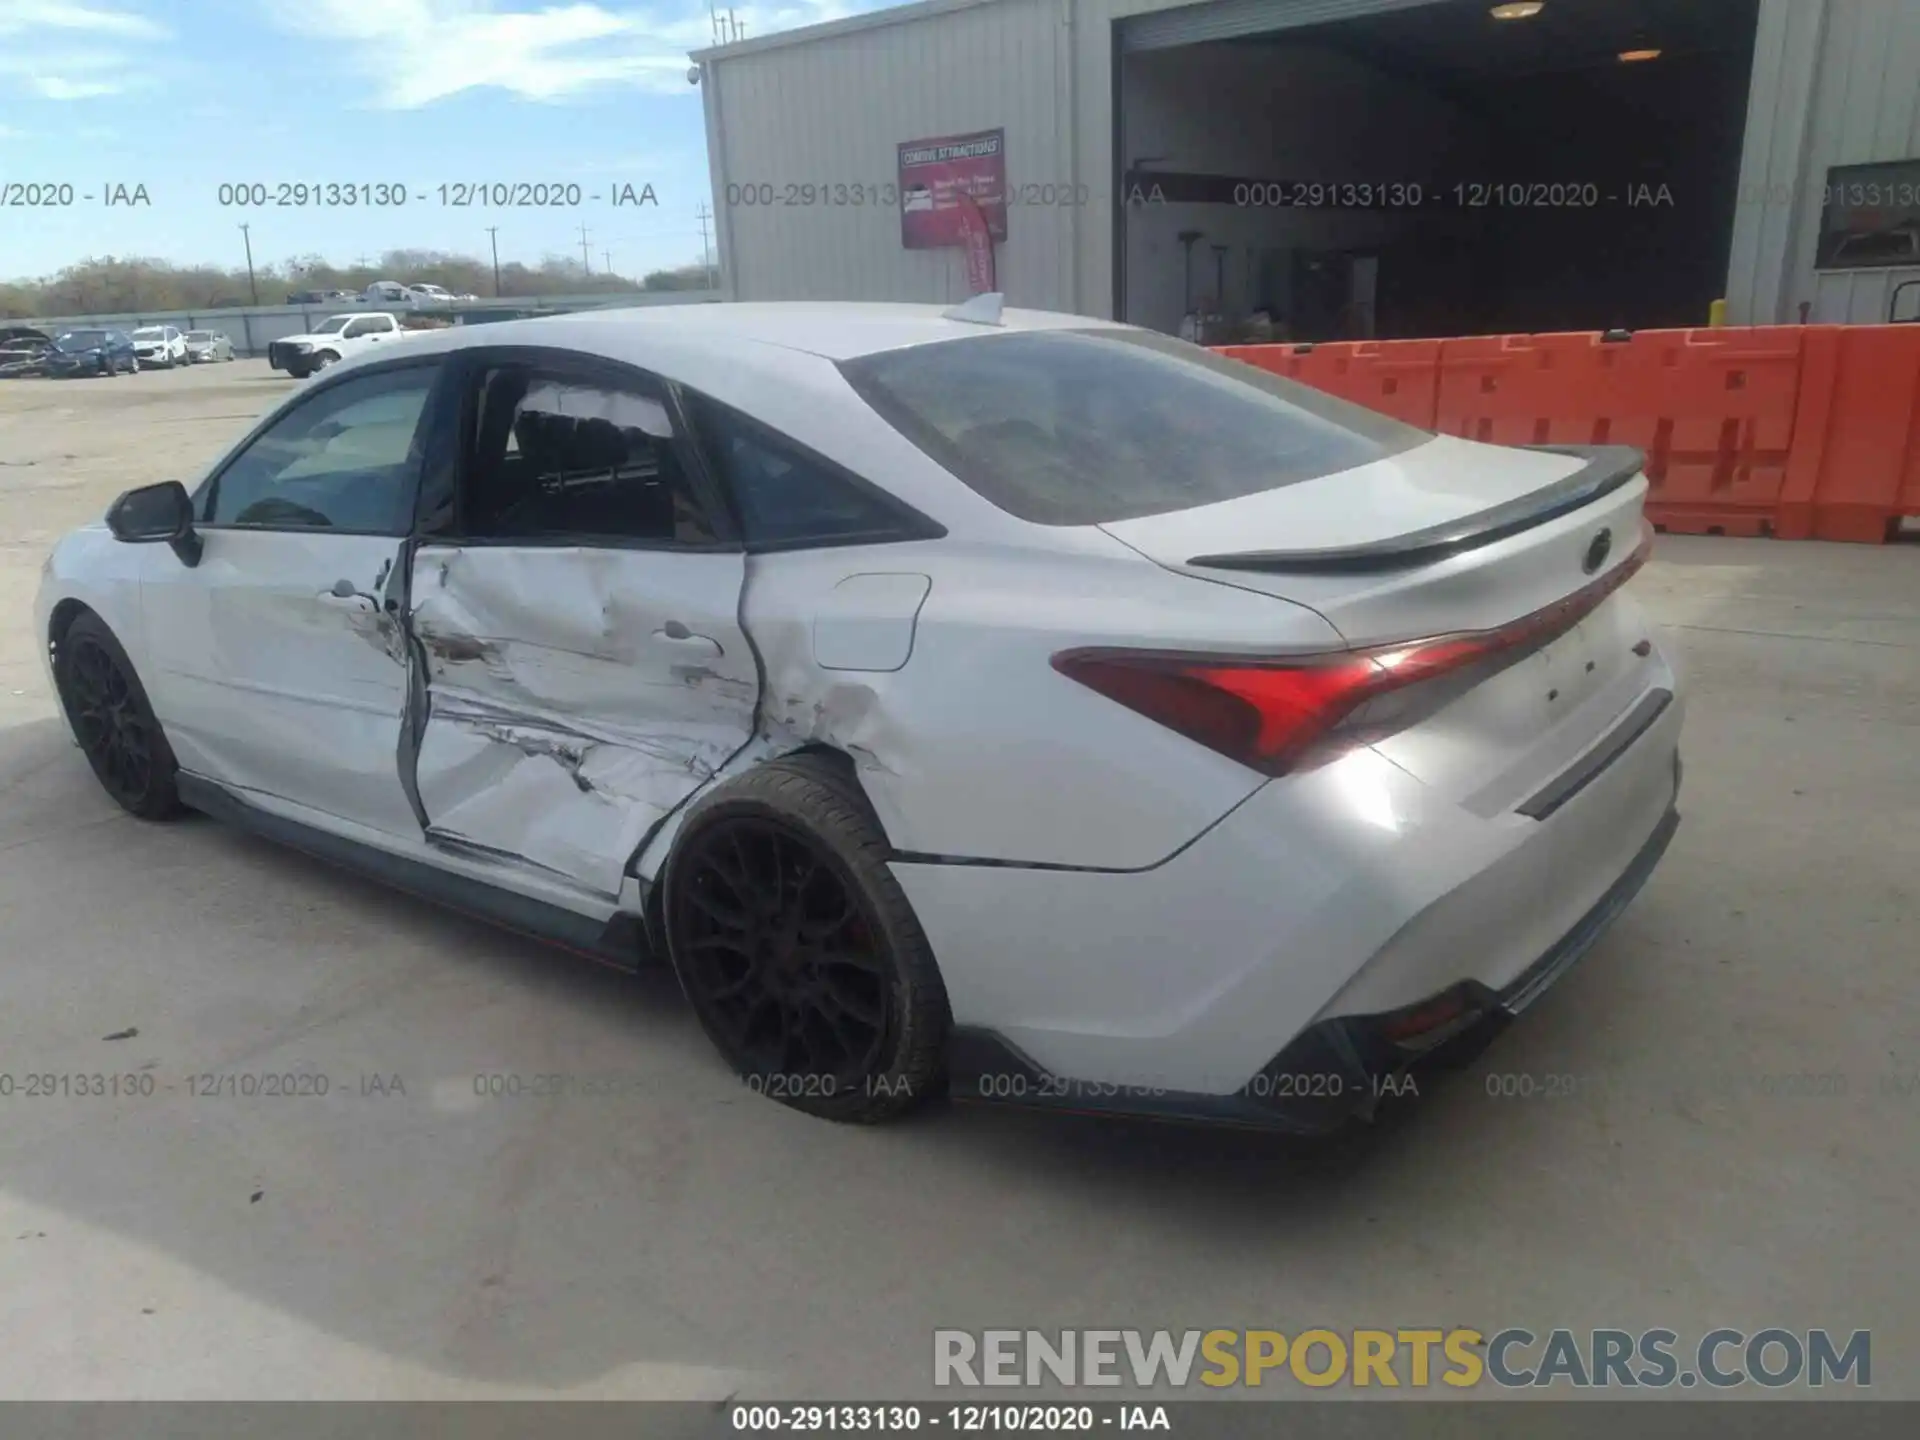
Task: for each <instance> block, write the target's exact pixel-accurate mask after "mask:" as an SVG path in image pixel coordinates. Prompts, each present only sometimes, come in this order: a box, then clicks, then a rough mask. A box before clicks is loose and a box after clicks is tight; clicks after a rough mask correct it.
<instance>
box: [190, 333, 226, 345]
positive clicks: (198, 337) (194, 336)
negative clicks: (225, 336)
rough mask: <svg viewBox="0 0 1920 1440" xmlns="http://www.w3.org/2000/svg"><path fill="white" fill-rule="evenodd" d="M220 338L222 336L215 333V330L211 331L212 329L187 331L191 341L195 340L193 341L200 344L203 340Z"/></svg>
mask: <svg viewBox="0 0 1920 1440" xmlns="http://www.w3.org/2000/svg"><path fill="white" fill-rule="evenodd" d="M219 338H220V337H219V336H217V335H215V334H214V333H213V331H211V330H189V331H187V339H189V340H191V341H193V342H194V343H195V344H199V343H200V342H202V341H205V340H217V339H219Z"/></svg>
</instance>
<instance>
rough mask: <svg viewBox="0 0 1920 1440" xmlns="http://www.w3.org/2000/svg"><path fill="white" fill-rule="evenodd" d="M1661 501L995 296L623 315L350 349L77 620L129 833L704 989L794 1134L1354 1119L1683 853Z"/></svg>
mask: <svg viewBox="0 0 1920 1440" xmlns="http://www.w3.org/2000/svg"><path fill="white" fill-rule="evenodd" d="M1646 493H1647V482H1646V480H1645V478H1644V476H1643V475H1642V473H1641V469H1640V463H1639V457H1638V455H1637V454H1636V453H1635V452H1632V451H1623V450H1609V449H1598V450H1584V451H1583V450H1571V449H1566V450H1555V449H1544V448H1543V449H1531V450H1520V449H1504V448H1497V447H1492V446H1487V445H1479V444H1474V443H1470V442H1468V441H1465V440H1458V439H1451V438H1446V437H1439V436H1435V435H1432V434H1429V433H1426V432H1424V431H1419V430H1414V429H1410V428H1408V427H1407V426H1404V425H1402V424H1400V423H1399V422H1397V421H1393V420H1389V419H1386V418H1384V417H1382V416H1380V415H1377V414H1374V413H1372V412H1370V411H1366V410H1361V409H1358V408H1356V407H1353V406H1351V405H1348V404H1346V403H1344V402H1341V401H1337V400H1334V399H1331V398H1329V397H1327V396H1325V395H1322V394H1319V393H1317V392H1314V391H1311V390H1307V389H1303V388H1301V387H1299V386H1297V385H1294V384H1292V383H1291V382H1288V381H1285V380H1281V379H1279V378H1277V377H1274V376H1271V375H1268V374H1265V373H1263V372H1261V371H1258V370H1255V369H1252V368H1249V367H1246V366H1243V365H1240V364H1238V363H1236V362H1233V361H1229V360H1225V359H1222V358H1220V357H1217V356H1214V355H1212V354H1209V353H1208V352H1205V351H1202V350H1199V349H1196V348H1194V347H1193V346H1190V345H1187V344H1184V343H1182V342H1179V341H1176V340H1171V339H1168V338H1166V337H1164V336H1160V335H1155V334H1151V333H1148V332H1144V331H1141V330H1136V329H1132V328H1129V327H1125V326H1119V325H1112V324H1106V323H1103V322H1098V321H1092V320H1085V319H1079V318H1075V317H1072V316H1066V315H1050V314H1043V313H1037V312H1020V311H1006V312H1004V313H1002V312H1001V311H1000V309H999V305H998V302H997V299H995V298H993V297H987V298H984V299H981V300H976V301H972V302H969V303H968V304H967V305H965V306H962V307H960V308H958V309H957V310H954V311H948V312H942V311H940V310H937V309H933V308H927V307H919V306H893V305H767V306H727V305H698V306H687V307H684V308H682V307H673V308H658V309H644V310H629V311H601V312H595V313H589V314H582V315H567V316H559V317H551V318H543V319H537V320H523V321H509V322H504V323H500V324H495V325H489V326H483V327H473V328H467V327H460V328H454V329H448V330H445V331H440V332H436V333H433V334H429V335H423V336H420V337H417V338H416V339H414V340H413V341H412V342H411V343H410V344H409V345H407V346H405V347H398V348H393V349H386V350H383V351H376V352H371V353H368V354H365V355H361V356H358V357H355V358H352V359H349V360H346V361H343V362H342V363H341V364H340V365H338V366H336V367H335V368H333V369H332V370H330V371H329V372H328V373H327V374H326V375H325V376H323V377H322V378H320V379H319V380H317V381H316V382H315V383H314V384H313V385H312V386H309V387H306V388H304V389H302V390H299V391H297V392H295V393H294V394H292V395H291V396H289V397H288V398H287V399H286V400H285V401H284V402H283V403H282V404H281V405H280V406H279V407H278V408H277V409H275V410H274V411H272V412H271V413H270V414H268V415H267V416H266V417H265V418H264V419H263V420H262V421H261V422H260V423H259V424H258V425H257V426H255V427H254V429H253V430H252V431H251V433H249V434H248V435H247V436H246V437H245V438H244V439H243V440H242V441H241V442H240V443H239V444H238V445H236V446H235V447H234V448H233V450H232V451H231V452H230V453H229V454H228V455H226V456H225V457H224V458H223V459H221V460H220V461H219V462H218V463H217V464H216V465H215V466H214V467H213V469H212V470H211V471H210V472H209V473H208V474H207V475H206V477H205V478H204V479H202V480H201V481H200V482H199V483H198V485H197V486H196V487H195V488H194V489H193V490H192V492H191V493H189V491H188V490H187V489H186V488H184V487H183V486H181V485H180V484H178V483H172V482H170V483H168V484H165V485H157V486H148V487H144V488H142V489H139V490H133V491H129V492H128V493H127V494H126V495H124V496H122V497H121V498H120V500H118V501H117V502H116V503H115V504H114V506H113V507H112V509H111V510H110V512H109V513H108V516H107V518H106V520H105V522H104V523H102V524H96V525H90V526H87V527H85V528H83V529H81V530H79V531H77V532H75V533H73V534H71V535H69V536H67V537H66V538H65V539H64V540H63V541H62V542H61V543H60V545H59V546H58V547H57V549H56V550H55V552H54V554H53V556H52V558H51V560H50V561H49V563H48V566H47V571H46V577H45V582H44V585H43V587H42V590H41V593H40V596H39V602H38V610H37V624H38V625H39V627H40V633H41V635H42V636H43V637H44V639H45V643H46V654H47V655H48V657H49V662H50V669H51V674H52V678H53V680H54V683H55V685H56V687H57V689H58V692H59V695H60V697H61V699H62V701H63V703H64V706H65V709H66V714H67V717H68V719H69V721H70V723H71V725H72V727H73V732H74V735H75V736H76V738H77V740H78V742H79V745H80V748H81V749H82V750H83V751H84V753H85V755H86V756H87V759H88V760H89V761H90V762H91V764H92V767H93V769H94V772H95V774H96V775H97V776H98V777H99V780H100V782H101V783H102V784H103V785H104V786H105V788H106V789H107V791H108V792H109V793H110V794H111V795H112V796H113V798H114V799H115V800H117V801H118V802H119V803H120V804H121V805H122V806H124V807H125V808H126V809H127V810H129V811H131V812H132V813H133V814H135V815H137V816H141V817H143V818H147V819H153V820H161V819H165V818H168V817H170V816H173V815H175V814H178V813H179V812H180V811H181V809H182V808H183V807H189V808H192V809H197V810H202V811H206V812H209V813H211V814H214V815H217V816H222V817H226V818H228V819H230V820H232V821H234V822H237V823H239V824H241V825H245V826H248V827H251V828H252V829H254V830H255V831H257V832H259V833H261V834H264V835H266V836H268V837H271V838H273V839H276V840H279V841H283V842H285V843H287V844H290V845H294V846H298V847H301V848H303V849H306V850H309V851H311V852H313V853H315V854H318V855H321V856H324V857H326V858H328V859H331V860H334V861H338V862H342V863H346V864H349V865H357V866H360V867H362V868H364V869H366V870H367V871H369V872H370V873H372V874H374V875H375V876H377V877H379V878H382V879H385V880H387V881H390V882H393V883H396V884H399V885H401V886H404V887H407V888H409V889H411V890H414V891H416V892H418V893H420V894H422V895H425V896H429V897H432V898H435V899H437V900H441V901H446V902H449V903H453V904H456V905H459V906H461V907H462V908H465V909H468V910H470V911H476V912H479V913H482V914H485V915H489V916H491V917H494V918H496V919H498V920H500V921H502V922H504V923H507V924H510V925H512V926H515V927H517V928H519V929H521V930H523V931H530V932H534V933H536V934H539V935H542V936H545V937H547V938H549V939H552V940H554V941H556V942H559V943H561V944H563V945H567V946H570V947H572V948H575V949H578V950H583V951H587V952H589V953H592V954H594V955H596V956H600V957H603V958H607V959H611V960H613V961H615V962H616V963H619V964H622V965H630V966H639V965H641V964H643V963H647V962H649V961H663V962H665V963H667V964H670V965H671V966H672V967H673V968H674V970H675V971H676V972H677V974H678V976H679V979H680V981H681V983H682V985H683V987H684V989H685V991H686V993H687V996H688V998H689V1000H690V1002H691V1004H692V1008H693V1009H694V1011H695V1012H696V1014H697V1015H698V1017H699V1019H700V1021H701V1023H702V1024H703V1026H704V1027H705V1028H706V1030H707V1032H708V1033H709V1034H710V1035H711V1037H712V1038H713V1040H714V1042H715V1044H716V1045H717V1047H718V1049H719V1051H720V1053H721V1054H722V1055H723V1056H724V1057H725V1059H726V1061H727V1063H728V1064H730V1065H731V1066H733V1067H734V1068H735V1069H736V1070H737V1071H738V1072H739V1073H740V1074H741V1076H743V1077H744V1078H745V1080H746V1082H747V1083H748V1084H749V1085H750V1086H751V1087H752V1088H755V1089H757V1090H761V1091H763V1092H764V1093H766V1094H767V1095H770V1096H772V1097H774V1098H777V1099H779V1100H782V1101H785V1102H787V1103H789V1104H791V1105H794V1106H796V1107H798V1108H799V1109H802V1110H805V1111H808V1112H811V1113H814V1114H818V1115H824V1116H828V1117H832V1118H836V1119H845V1120H873V1119H879V1118H883V1117H885V1116H889V1115H893V1114H897V1113H899V1112H900V1111H902V1110H905V1109H907V1108H908V1107H910V1106H912V1105H913V1104H916V1103H918V1102H919V1101H921V1100H924V1099H926V1098H927V1097H928V1096H930V1095H934V1094H938V1093H943V1092H944V1093H951V1094H954V1095H956V1096H962V1097H975V1096H981V1097H987V1098H995V1099H1007V1100H1015V1101H1024V1102H1028V1103H1036V1104H1054V1105H1061V1106H1067V1107H1072V1108H1077V1109H1107V1110H1118V1111H1129V1112H1147V1113H1153V1114H1159V1115H1166V1116H1176V1117H1187V1118H1194V1119H1224V1120H1232V1121H1238V1122H1250V1123H1256V1124H1267V1125H1272V1126H1277V1127H1285V1128H1291V1129H1295V1130H1315V1129H1321V1128H1326V1127H1329V1126H1333V1125H1336V1124H1339V1123H1343V1122H1344V1121H1346V1120H1348V1119H1350V1118H1352V1117H1355V1116H1364V1115H1367V1114H1369V1113H1371V1111H1372V1109H1373V1107H1374V1105H1375V1104H1376V1102H1377V1100H1378V1099H1379V1097H1380V1096H1381V1095H1382V1094H1383V1093H1384V1092H1385V1091H1386V1090H1389V1089H1393V1088H1395V1086H1396V1082H1397V1081H1398V1080H1399V1078H1401V1077H1403V1076H1405V1075H1406V1074H1408V1073H1409V1069H1410V1067H1413V1066H1415V1065H1424V1064H1427V1063H1431V1062H1435V1061H1436V1060H1439V1059H1442V1058H1445V1057H1449V1056H1455V1055H1458V1054H1460V1053H1463V1052H1465V1051H1466V1050H1469V1049H1471V1048H1472V1047H1475V1046H1477V1045H1479V1044H1480V1043H1483V1042H1484V1040H1485V1039H1486V1038H1487V1037H1489V1036H1490V1035H1491V1034H1492V1033H1494V1032H1495V1031H1496V1030H1497V1029H1498V1028H1499V1027H1500V1026H1501V1025H1502V1024H1504V1023H1505V1021H1506V1020H1507V1019H1508V1018H1510V1017H1511V1016H1513V1015H1515V1014H1517V1013H1518V1012H1519V1011H1521V1010H1522V1009H1523V1008H1525V1007H1526V1006H1527V1005H1528V1004H1529V1003H1530V1002H1531V1001H1532V1000H1533V999H1534V998H1535V997H1536V996H1538V995H1539V994H1540V993H1541V992H1542V991H1543V990H1544V989H1545V988H1546V987H1547V986H1548V985H1549V984H1550V983H1551V982H1552V981H1553V980H1554V979H1555V978H1556V977H1557V976H1558V975H1559V974H1560V973H1562V972H1563V971H1564V970H1565V968H1566V967H1567V966H1568V965H1569V964H1571V963H1572V962H1573V961H1574V960H1575V959H1576V958H1577V957H1578V956H1579V955H1580V954H1581V953H1582V952H1583V951H1585V950H1586V949H1587V948H1588V947H1589V946H1590V945H1591V943H1592V942H1593V940H1594V938H1595V937H1596V936H1597V935H1598V934H1599V933H1600V931H1601V930H1602V929H1603V928H1604V927H1605V926H1606V925H1607V923H1608V922H1609V921H1610V920H1611V919H1612V918H1613V917H1614V916H1615V915H1616V914H1617V913H1618V912H1619V911H1620V910H1621V909H1622V907H1624V906H1625V905H1626V904H1627V902H1628V901H1629V900H1630V899H1631V898H1632V897H1633V895H1634V893H1635V892H1636V891H1637V889H1638V888H1639V887H1640V885H1641V883H1642V882H1643V881H1644V880H1645V879H1646V878H1647V875H1648V873H1649V872H1650V871H1651V869H1652V868H1653V866H1654V864H1655V863H1656V862H1657V861H1658V859H1659V858H1660V856H1661V854H1662V852H1663V850H1664V849H1665V847H1666V845H1667V842H1668V840H1669V839H1670V837H1671V836H1672V834H1673V831H1674V827H1675V825H1676V823H1677V810H1676V802H1677V792H1678V788H1679V778H1680V765H1679V755H1678V738H1679V730H1680V724H1681V713H1682V702H1681V700H1680V699H1679V697H1678V686H1677V683H1676V680H1675V676H1674V672H1673V671H1672V670H1671V669H1670V668H1669V666H1668V663H1667V661H1666V660H1665V659H1664V658H1663V656H1662V653H1661V651H1660V649H1659V648H1658V647H1657V645H1656V643H1655V638H1654V636H1653V634H1652V632H1651V631H1650V629H1649V627H1648V625H1647V623H1646V621H1645V620H1644V619H1643V618H1642V617H1641V614H1640V612H1639V611H1638V610H1637V609H1636V608H1635V607H1634V605H1633V604H1632V602H1631V601H1630V600H1629V599H1628V598H1627V597H1626V596H1624V595H1622V594H1621V593H1619V592H1620V590H1621V587H1622V585H1623V584H1624V583H1625V582H1626V581H1627V580H1628V579H1629V578H1630V577H1631V576H1632V575H1633V574H1634V573H1635V571H1636V570H1637V569H1638V568H1639V567H1640V565H1641V563H1642V561H1643V560H1644V559H1645V557H1646V554H1647V551H1648V547H1649V544H1650V540H1651V532H1650V530H1649V529H1648V527H1647V526H1646V524H1645V523H1644V521H1643V519H1642V515H1641V510H1642V502H1643V500H1644V499H1645V496H1646Z"/></svg>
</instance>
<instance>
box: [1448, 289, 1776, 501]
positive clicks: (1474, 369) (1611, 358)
mask: <svg viewBox="0 0 1920 1440" xmlns="http://www.w3.org/2000/svg"><path fill="white" fill-rule="evenodd" d="M1804 336H1805V331H1804V330H1803V329H1802V328H1801V327H1799V326H1775V327H1769V328H1764V329H1740V330H1731V329H1711V330H1706V329H1703V330H1642V331H1640V332H1638V333H1637V334H1634V335H1632V336H1629V337H1625V338H1623V339H1620V340H1617V341H1610V340H1608V339H1606V338H1605V337H1604V336H1601V335H1588V334H1581V335H1510V336H1495V337H1491V338H1488V339H1465V340H1449V341H1447V342H1446V345H1445V348H1444V350H1443V352H1442V355H1441V359H1440V413H1439V425H1438V428H1439V429H1441V430H1444V431H1446V432H1447V433H1448V434H1452V435H1463V436H1466V437H1468V438H1470V439H1475V440H1490V441H1493V442H1495V443H1499V444H1507V445H1550V444H1577V445H1607V444H1615V445H1632V446H1634V447H1636V448H1638V449H1640V450H1643V451H1645V452H1646V456H1647V480H1648V482H1649V484H1650V485H1651V486H1652V493H1651V494H1649V495H1648V497H1647V514H1648V516H1649V517H1650V518H1651V519H1652V520H1653V522H1654V523H1655V524H1656V525H1659V526H1660V527H1662V528H1663V529H1669V530H1680V531H1685V532H1689V533H1695V534H1698V533H1705V532H1713V533H1716V534H1730V535H1765V534H1769V533H1771V532H1772V530H1773V528H1774V521H1775V512H1776V509H1777V507H1778V504H1779V499H1780V492H1781V487H1782V486H1783V485H1784V483H1785V481H1786V472H1787V451H1788V447H1789V445H1790V444H1791V443H1792V440H1793V433H1794V407H1795V401H1796V397H1797V395H1798V391H1799V383H1800V360H1801V352H1802V349H1803V346H1804V343H1805V340H1804Z"/></svg>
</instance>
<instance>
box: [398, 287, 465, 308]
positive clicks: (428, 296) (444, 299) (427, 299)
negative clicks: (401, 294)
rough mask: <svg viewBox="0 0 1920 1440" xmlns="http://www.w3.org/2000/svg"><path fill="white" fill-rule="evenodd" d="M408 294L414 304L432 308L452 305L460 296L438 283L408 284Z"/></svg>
mask: <svg viewBox="0 0 1920 1440" xmlns="http://www.w3.org/2000/svg"><path fill="white" fill-rule="evenodd" d="M407 295H408V297H409V299H410V300H411V301H412V302H413V304H414V305H416V306H419V307H421V308H430V307H433V306H436V305H441V306H444V305H452V304H455V303H456V302H457V301H458V300H459V298H460V297H459V296H457V295H455V294H454V293H453V292H452V291H450V290H446V289H443V288H442V287H441V286H438V285H409V286H407Z"/></svg>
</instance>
